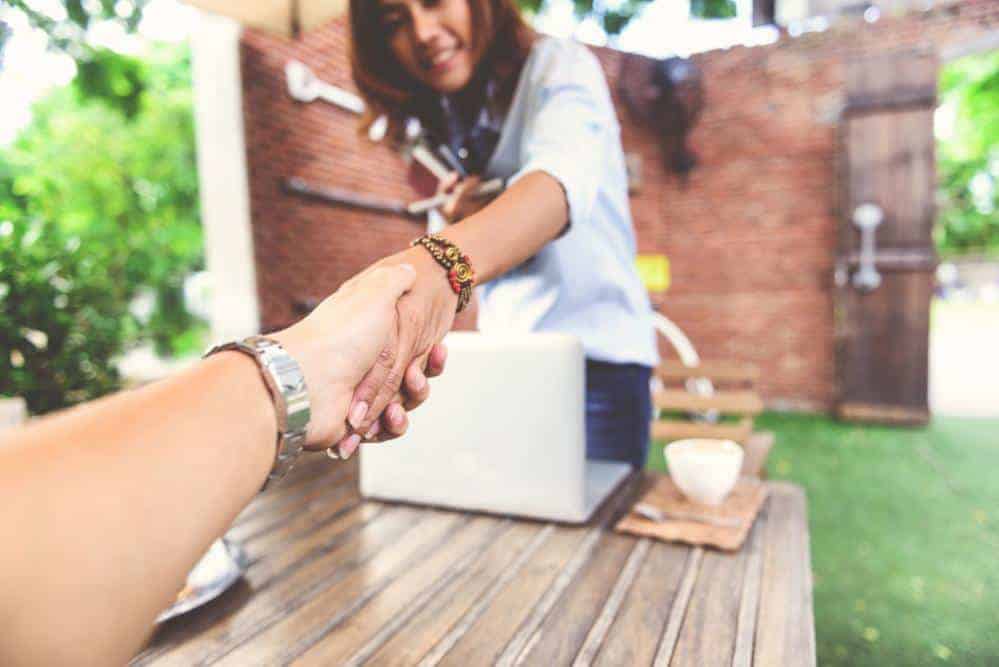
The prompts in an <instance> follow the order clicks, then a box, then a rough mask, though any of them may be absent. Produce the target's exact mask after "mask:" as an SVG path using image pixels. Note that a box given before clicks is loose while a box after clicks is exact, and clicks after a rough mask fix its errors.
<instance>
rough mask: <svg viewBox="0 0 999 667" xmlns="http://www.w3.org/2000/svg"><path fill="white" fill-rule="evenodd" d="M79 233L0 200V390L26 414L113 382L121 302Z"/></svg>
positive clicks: (121, 336)
mask: <svg viewBox="0 0 999 667" xmlns="http://www.w3.org/2000/svg"><path fill="white" fill-rule="evenodd" d="M80 246H81V239H80V237H79V236H75V235H68V234H66V233H65V232H64V231H63V230H62V229H60V227H59V225H57V224H54V223H52V222H51V221H46V220H42V219H37V218H30V217H29V216H27V215H25V214H24V212H23V211H21V210H19V209H17V208H14V207H10V206H5V205H3V204H0V350H2V352H3V353H2V354H0V394H14V395H21V396H24V398H25V399H26V400H27V401H28V405H29V406H30V409H31V411H32V412H33V413H43V412H48V411H49V410H54V409H57V408H61V407H63V406H65V405H70V404H73V403H77V402H80V401H83V400H87V399H89V398H95V397H97V396H100V395H101V394H103V393H106V392H108V391H111V390H112V389H115V388H117V386H118V373H117V371H116V370H115V367H114V365H113V364H112V363H110V359H111V357H112V356H113V355H114V354H115V353H117V352H118V351H120V350H121V347H122V345H123V344H124V340H125V336H126V326H125V317H126V314H127V304H126V303H123V302H122V301H121V299H120V298H118V296H117V286H116V285H115V284H114V282H113V280H112V278H111V277H110V276H109V275H108V274H107V273H105V272H104V271H103V267H101V266H100V265H99V264H98V263H97V262H96V261H95V260H94V258H93V257H90V256H88V254H87V253H86V252H81V251H80Z"/></svg>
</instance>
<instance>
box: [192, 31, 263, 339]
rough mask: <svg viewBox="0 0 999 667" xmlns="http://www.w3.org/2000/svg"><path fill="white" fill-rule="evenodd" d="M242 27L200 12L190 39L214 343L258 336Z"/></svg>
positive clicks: (202, 214)
mask: <svg viewBox="0 0 999 667" xmlns="http://www.w3.org/2000/svg"><path fill="white" fill-rule="evenodd" d="M239 36H240V27H239V24H237V23H236V22H235V21H232V20H231V19H227V18H224V17H221V16H217V15H214V14H206V13H202V14H201V16H200V19H199V21H198V25H197V27H196V28H195V29H194V31H193V33H192V35H191V54H192V64H193V75H194V118H195V125H196V132H197V142H198V175H199V182H200V189H201V221H202V225H203V227H204V233H205V260H206V263H207V265H208V271H209V272H210V273H211V276H212V313H211V327H212V339H213V341H216V342H217V341H223V340H230V339H233V338H241V337H244V336H248V335H251V334H254V333H257V332H258V331H259V330H260V315H259V309H258V303H257V285H256V272H255V270H254V264H253V237H252V235H251V232H250V190H249V184H248V180H247V170H246V144H245V139H244V136H245V135H244V133H243V99H242V98H243V95H242V79H241V76H240V69H239Z"/></svg>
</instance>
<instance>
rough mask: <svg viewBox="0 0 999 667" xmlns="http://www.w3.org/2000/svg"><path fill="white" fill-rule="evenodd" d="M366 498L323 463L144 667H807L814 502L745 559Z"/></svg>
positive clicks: (775, 508)
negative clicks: (225, 583) (241, 567)
mask: <svg viewBox="0 0 999 667" xmlns="http://www.w3.org/2000/svg"><path fill="white" fill-rule="evenodd" d="M637 481H638V480H637V478H636V479H635V480H633V483H632V484H631V485H630V486H628V487H626V488H623V489H622V491H621V492H620V493H619V494H618V496H617V497H616V498H614V499H612V501H610V502H608V503H606V504H605V507H604V508H602V509H601V510H600V512H599V513H598V516H597V517H596V518H595V519H594V521H592V522H591V523H589V524H588V525H584V526H567V525H563V524H555V523H544V522H532V521H522V520H515V519H511V518H504V517H495V516H486V515H481V514H468V513H462V512H447V511H441V510H437V509H429V508H420V507H411V506H402V505H391V504H382V503H373V502H367V501H364V500H362V499H361V498H359V497H358V494H357V489H356V464H355V463H353V462H349V463H347V464H332V465H331V464H329V463H328V462H325V461H316V462H313V463H311V464H306V466H303V469H301V470H296V471H295V473H294V476H293V477H292V478H291V479H290V480H289V482H290V483H289V484H288V485H287V486H281V487H278V488H276V489H273V490H269V491H267V492H266V493H264V494H262V495H261V496H260V498H258V499H257V500H256V501H255V502H254V503H253V504H252V505H251V506H250V507H249V508H247V510H246V511H244V512H243V514H241V515H240V517H239V518H238V519H237V520H236V522H235V523H234V525H233V529H232V533H231V534H233V535H239V536H240V541H241V542H242V543H243V545H244V548H245V549H246V552H247V554H248V556H249V559H250V565H249V567H248V569H247V572H246V575H245V577H244V580H243V581H242V582H240V583H239V584H238V585H236V586H235V587H233V589H232V590H230V591H228V592H227V593H226V594H224V595H223V596H221V597H220V598H219V599H218V600H216V601H214V602H212V603H210V604H208V605H206V606H205V607H204V608H202V609H199V610H197V611H195V612H193V613H190V614H187V615H185V616H182V617H180V618H177V619H173V620H172V621H170V622H168V623H166V624H164V625H163V626H162V627H160V628H159V629H158V630H157V632H156V633H155V634H154V635H153V637H152V638H151V639H150V641H149V644H148V645H147V646H146V648H145V649H144V650H143V651H142V652H141V653H140V654H139V655H138V656H136V658H135V659H134V660H133V664H137V665H149V664H152V665H207V664H216V663H221V664H231V665H263V664H266V665H274V664H296V665H331V664H336V665H362V664H368V665H421V664H422V665H439V664H448V665H480V664H502V665H545V666H555V665H579V666H583V665H613V666H618V665H653V664H655V665H738V666H740V667H741V666H745V665H814V664H815V637H814V621H813V619H812V597H811V596H812V592H811V569H810V563H809V549H808V530H807V525H806V522H805V518H806V514H805V502H804V494H803V493H802V492H801V490H800V489H798V488H797V487H794V486H792V485H788V484H780V483H778V484H774V483H770V484H767V488H768V490H769V494H770V497H769V500H768V501H767V503H766V505H765V507H764V509H763V511H762V513H761V515H760V517H759V518H758V519H757V521H756V523H755V524H754V528H753V530H752V532H751V533H750V536H749V538H748V540H747V542H746V544H745V546H744V547H743V548H742V550H741V551H739V552H737V553H732V554H729V553H724V552H720V551H712V550H705V549H701V548H692V547H688V546H683V545H678V544H667V543H662V542H657V541H654V540H650V539H644V538H636V537H631V536H627V535H621V534H617V533H615V532H613V531H612V530H611V529H610V528H611V526H612V525H613V524H614V522H615V521H616V520H617V519H618V518H620V516H621V513H622V511H623V509H624V508H625V507H626V506H628V505H629V503H630V502H631V501H633V500H634V498H635V496H636V494H637V489H638V486H637Z"/></svg>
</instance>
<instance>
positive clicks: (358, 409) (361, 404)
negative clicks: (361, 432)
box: [347, 401, 368, 428]
mask: <svg viewBox="0 0 999 667" xmlns="http://www.w3.org/2000/svg"><path fill="white" fill-rule="evenodd" d="M366 414H368V404H367V403H366V402H365V401H358V402H357V403H354V407H352V408H351V409H350V417H349V419H348V420H347V421H349V422H350V425H351V426H353V427H354V428H358V427H359V426H360V425H361V422H362V421H364V415H366Z"/></svg>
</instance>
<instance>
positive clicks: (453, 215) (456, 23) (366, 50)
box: [341, 0, 658, 466]
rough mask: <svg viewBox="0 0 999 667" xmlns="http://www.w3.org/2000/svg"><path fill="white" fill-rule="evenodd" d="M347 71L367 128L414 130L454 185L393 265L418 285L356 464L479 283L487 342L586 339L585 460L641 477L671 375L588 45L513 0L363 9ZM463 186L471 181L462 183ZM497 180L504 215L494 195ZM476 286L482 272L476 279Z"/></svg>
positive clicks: (358, 411)
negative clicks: (437, 227)
mask: <svg viewBox="0 0 999 667" xmlns="http://www.w3.org/2000/svg"><path fill="white" fill-rule="evenodd" d="M350 12H351V33H352V35H351V37H352V46H351V48H352V51H351V65H352V68H353V74H354V79H355V81H356V82H357V85H358V87H359V89H360V91H361V93H362V95H363V96H364V97H365V99H366V101H367V103H368V107H369V109H370V111H371V116H370V117H369V122H370V119H372V118H374V117H375V116H377V115H380V114H385V115H387V116H388V118H389V121H390V126H391V127H393V128H394V129H395V131H396V132H401V131H402V130H401V128H402V127H403V126H404V123H405V122H406V119H407V118H409V117H415V118H417V119H418V120H419V121H420V123H421V125H422V127H423V128H425V130H426V131H427V133H428V135H429V136H430V137H431V138H432V139H433V145H434V146H439V145H443V146H444V147H445V148H444V150H445V151H446V152H448V153H449V154H450V157H451V159H452V161H453V163H454V166H455V168H456V171H458V170H460V172H459V173H461V172H464V174H468V176H466V177H464V178H462V179H461V180H460V182H459V179H458V176H457V175H453V177H452V178H451V179H450V180H448V182H446V183H444V184H442V186H443V187H444V188H445V189H448V191H450V192H452V193H453V195H454V196H453V198H452V201H451V203H450V204H449V205H448V206H447V207H445V213H446V214H447V215H448V217H449V218H450V220H451V222H459V221H460V224H454V225H451V226H449V227H447V228H446V229H445V230H444V231H443V232H441V234H440V235H438V236H435V237H425V238H423V239H421V240H420V241H418V242H417V243H415V244H414V247H412V248H409V249H407V250H404V251H402V252H399V253H397V254H395V255H392V256H390V257H387V258H386V259H384V260H382V262H381V263H382V264H395V263H403V262H404V263H407V264H411V265H413V266H414V267H415V268H416V271H417V279H416V283H415V285H414V287H413V289H412V291H411V292H410V293H409V294H407V295H406V296H405V297H403V299H401V300H400V302H399V306H398V307H399V310H400V320H399V322H400V325H399V330H398V336H397V340H396V341H394V343H395V344H394V346H392V345H390V346H389V347H388V348H386V350H384V351H383V354H382V355H381V357H380V359H379V363H378V364H376V366H375V367H374V368H373V369H372V370H371V371H370V372H369V373H368V375H367V376H366V378H365V379H364V380H363V381H362V383H361V385H359V387H358V389H357V391H356V392H355V394H354V401H353V403H352V407H351V411H350V416H349V423H350V425H351V427H352V428H353V429H354V431H355V434H354V435H351V436H349V437H348V438H347V439H345V441H343V442H342V443H341V447H342V448H343V449H344V450H345V451H347V452H351V451H353V449H355V448H356V447H357V446H358V444H359V443H360V440H361V437H360V434H365V433H367V432H368V429H369V428H371V427H372V425H373V424H375V423H376V420H377V417H378V415H379V414H381V411H382V410H383V409H385V407H386V405H388V403H389V400H390V399H391V398H392V396H393V395H394V393H395V391H396V388H397V386H398V384H399V382H400V378H401V375H402V373H403V371H404V369H405V368H406V366H407V364H408V363H409V362H410V361H411V360H413V359H419V358H420V357H421V356H422V355H425V354H426V353H427V351H428V350H429V349H430V346H431V345H432V344H433V343H435V342H438V341H439V340H440V339H441V338H442V337H443V336H444V334H445V333H447V331H448V330H449V329H450V327H451V324H452V322H453V320H454V315H455V311H456V309H461V308H463V307H464V306H465V305H466V304H467V303H468V300H469V298H470V295H471V286H472V284H473V283H479V284H481V287H480V288H479V290H478V291H477V294H478V296H479V303H480V310H479V328H480V329H481V330H482V331H483V332H488V333H493V332H498V331H503V330H506V331H519V332H523V331H556V332H561V333H568V334H572V335H575V336H577V337H578V338H579V339H580V340H581V341H582V344H583V348H584V351H585V353H586V357H587V367H586V384H587V397H586V400H587V406H586V407H587V410H586V413H587V454H588V456H589V457H590V458H599V459H612V460H619V461H627V462H630V463H632V464H633V465H635V466H641V465H643V464H644V462H645V453H646V449H647V446H648V442H647V441H648V423H649V417H650V411H651V410H650V405H649V387H648V380H649V375H650V370H651V367H652V366H654V365H655V364H656V362H657V361H658V355H657V352H656V347H655V339H654V334H653V330H652V322H651V317H650V315H651V307H650V305H649V300H648V295H647V293H646V291H645V289H644V287H643V286H642V284H641V281H640V280H639V277H638V274H637V271H636V269H635V266H634V259H635V252H636V244H635V235H634V230H633V227H632V221H631V214H630V210H629V206H628V194H627V177H626V172H625V166H624V155H623V151H622V148H621V140H620V128H619V126H618V122H617V117H616V115H615V112H614V107H613V104H612V102H611V97H610V93H609V91H608V88H607V82H606V80H605V78H604V74H603V70H602V69H601V67H600V64H599V63H598V62H597V60H596V58H595V57H594V56H593V54H592V53H590V51H589V50H588V49H586V48H585V47H584V46H582V45H580V44H577V43H575V42H572V41H568V40H560V39H554V38H550V37H544V36H540V35H537V34H536V33H534V32H533V31H532V30H531V29H530V28H529V27H528V26H527V25H526V24H525V23H524V21H523V19H522V18H521V16H520V14H519V12H518V11H517V9H516V8H515V7H514V5H513V4H512V0H351V6H350ZM464 174H462V175H463V176H464ZM495 178H499V179H502V180H503V181H504V183H505V185H506V189H505V191H504V192H502V194H500V195H499V196H497V197H496V198H495V199H493V200H492V201H490V202H488V203H486V201H485V200H484V199H481V198H476V197H475V196H474V190H475V188H476V186H477V185H478V183H479V182H480V181H481V180H482V179H495ZM473 269H474V270H473Z"/></svg>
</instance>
